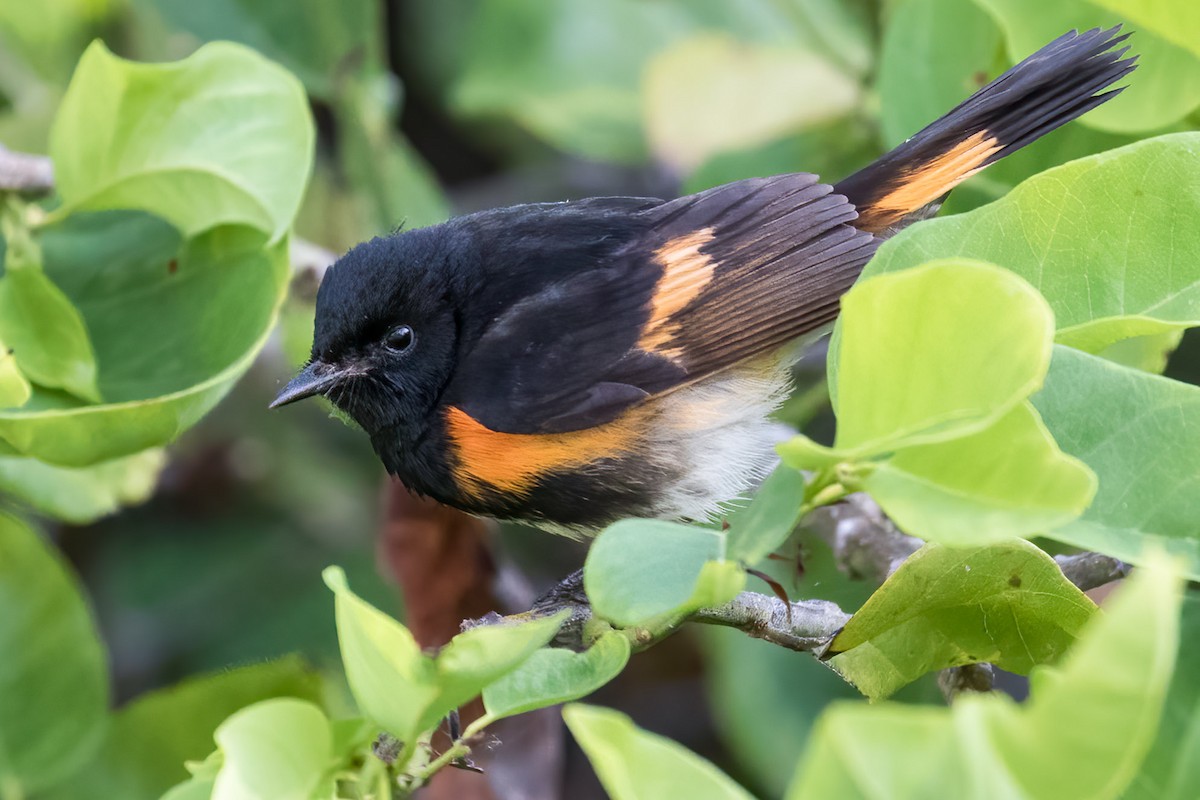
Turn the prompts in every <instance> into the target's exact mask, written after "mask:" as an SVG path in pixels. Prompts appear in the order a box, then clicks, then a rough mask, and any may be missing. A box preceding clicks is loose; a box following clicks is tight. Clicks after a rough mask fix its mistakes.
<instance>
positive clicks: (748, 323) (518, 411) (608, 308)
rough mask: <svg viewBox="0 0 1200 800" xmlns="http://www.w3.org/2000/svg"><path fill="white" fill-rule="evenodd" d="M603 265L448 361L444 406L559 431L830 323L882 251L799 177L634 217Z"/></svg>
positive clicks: (842, 205) (741, 186) (527, 306)
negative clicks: (450, 377)
mask: <svg viewBox="0 0 1200 800" xmlns="http://www.w3.org/2000/svg"><path fill="white" fill-rule="evenodd" d="M626 213H629V214H632V217H633V220H634V221H633V223H631V224H630V225H629V226H627V227H625V228H623V229H622V230H624V231H625V233H622V234H620V235H619V236H617V237H616V238H617V239H618V241H617V242H616V243H615V244H613V243H610V249H609V250H607V251H606V255H605V257H604V258H602V259H601V260H600V261H598V262H592V263H587V264H584V265H581V266H580V267H578V268H575V269H572V270H570V271H568V272H567V273H566V274H560V275H559V276H558V277H556V278H555V279H553V280H550V281H548V282H544V283H541V284H538V285H537V288H536V290H532V291H530V292H529V293H527V294H526V295H524V296H523V297H522V298H521V299H520V300H519V301H517V302H515V303H512V304H511V305H510V306H509V307H508V308H506V309H504V310H503V311H502V313H500V314H499V315H498V316H497V317H496V319H495V321H494V323H493V324H492V325H491V326H490V327H489V328H488V329H487V330H486V331H485V332H484V333H483V334H482V335H481V336H480V337H479V340H478V341H477V342H476V343H475V344H474V345H473V347H472V348H471V350H470V352H469V353H467V354H466V355H465V356H464V357H463V358H462V359H461V360H460V363H459V367H458V370H457V375H456V378H455V380H454V381H453V383H452V385H451V391H450V392H449V393H448V400H449V404H450V405H453V406H454V407H455V408H457V409H458V410H459V411H460V412H462V413H465V414H467V415H469V416H470V417H471V418H472V419H473V420H474V421H475V422H476V423H478V424H479V425H482V426H483V427H485V428H487V429H488V430H491V431H497V432H503V433H514V434H521V433H526V434H558V433H566V432H570V431H579V430H583V429H585V428H591V427H594V426H597V425H603V424H604V423H607V422H611V421H613V420H615V419H616V418H617V417H619V416H620V415H621V414H622V412H624V411H625V410H627V409H629V408H630V407H632V406H635V405H637V404H639V403H641V402H643V401H645V400H647V399H648V398H651V397H653V396H656V395H660V394H663V393H665V392H669V391H671V390H673V389H675V388H678V387H679V386H682V385H685V384H687V383H690V382H692V381H695V380H698V379H700V378H703V377H705V376H707V375H711V374H713V373H715V372H718V371H720V370H722V369H725V368H726V367H729V366H731V365H733V364H736V363H738V362H740V361H744V360H746V359H747V358H750V357H753V356H755V355H758V354H760V353H764V352H767V351H770V350H772V349H773V348H777V347H779V346H781V345H783V344H785V343H787V342H789V341H791V340H793V339H796V338H798V337H800V336H802V335H804V334H805V333H808V332H810V331H813V330H815V329H817V328H820V327H821V326H823V325H825V324H826V323H828V322H830V321H831V320H832V319H833V318H834V317H835V316H836V315H837V310H838V299H839V298H840V297H841V295H842V294H843V293H844V292H845V291H846V290H847V289H849V288H850V286H851V285H852V284H853V283H854V279H855V278H856V277H857V276H858V274H859V272H860V271H861V270H862V267H863V265H864V264H866V262H867V261H868V260H869V259H870V257H871V255H872V254H873V253H874V251H875V248H876V247H877V246H878V240H877V239H876V238H875V237H874V236H872V235H871V234H869V233H864V232H861V231H859V230H857V229H856V228H854V227H853V226H852V225H851V224H850V223H851V222H852V221H853V220H854V219H855V218H856V216H857V214H856V212H855V210H854V207H853V206H851V205H850V204H849V203H848V202H847V201H846V199H845V198H844V197H842V196H840V195H837V194H834V193H833V191H832V189H831V188H830V187H829V186H828V185H825V184H822V183H820V182H819V181H818V180H817V178H816V176H814V175H808V174H802V173H797V174H791V175H781V176H777V177H773V178H762V179H757V178H756V179H750V180H743V181H738V182H736V183H731V184H726V185H724V186H719V187H716V188H714V189H710V190H707V191H704V192H700V193H698V194H694V195H689V196H687V197H682V198H679V199H678V200H673V201H670V202H666V203H660V204H657V205H653V206H650V207H646V206H642V207H641V208H638V209H637V210H636V211H633V212H626Z"/></svg>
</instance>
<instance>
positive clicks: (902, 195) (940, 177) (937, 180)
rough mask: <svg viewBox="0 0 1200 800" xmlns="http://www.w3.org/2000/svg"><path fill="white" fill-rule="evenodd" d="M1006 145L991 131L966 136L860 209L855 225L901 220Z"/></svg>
mask: <svg viewBox="0 0 1200 800" xmlns="http://www.w3.org/2000/svg"><path fill="white" fill-rule="evenodd" d="M1002 146H1003V145H1001V144H1000V142H999V141H998V140H997V139H996V137H994V136H991V135H989V134H988V132H987V131H980V132H979V133H976V134H974V135H973V136H969V137H968V138H966V139H963V140H962V141H961V142H959V143H958V144H956V145H955V146H954V147H952V148H950V149H949V150H947V151H946V152H945V153H943V154H941V155H939V156H938V157H936V158H934V159H931V160H929V161H926V162H925V163H924V164H921V165H920V166H919V167H917V168H916V169H914V170H912V171H910V172H908V173H905V174H904V175H902V176H901V177H900V179H899V181H898V184H899V185H898V186H896V188H894V189H892V190H891V191H889V192H887V193H886V194H884V195H882V196H881V197H880V198H879V199H877V200H874V201H873V202H871V203H870V204H869V205H867V206H865V207H863V208H860V209H858V214H859V217H858V220H857V221H856V222H855V223H854V224H855V227H857V228H859V229H860V230H867V231H871V232H877V231H881V230H884V229H885V228H887V227H889V226H891V225H895V224H897V223H899V222H900V221H901V220H903V219H904V218H905V217H906V216H908V215H909V214H911V213H913V212H914V211H919V210H920V209H922V208H924V207H925V206H927V205H929V204H930V203H933V202H935V201H937V199H938V198H939V197H941V196H942V195H944V194H945V193H946V192H948V191H950V190H951V189H953V188H954V187H955V186H958V184H960V183H962V182H963V181H965V180H966V179H967V178H969V177H971V176H972V175H974V174H975V173H976V172H978V171H979V170H981V169H983V168H984V167H985V166H987V164H988V159H989V158H991V157H992V156H993V155H994V154H995V153H996V152H998V151H999V150H1000V149H1001V147H1002Z"/></svg>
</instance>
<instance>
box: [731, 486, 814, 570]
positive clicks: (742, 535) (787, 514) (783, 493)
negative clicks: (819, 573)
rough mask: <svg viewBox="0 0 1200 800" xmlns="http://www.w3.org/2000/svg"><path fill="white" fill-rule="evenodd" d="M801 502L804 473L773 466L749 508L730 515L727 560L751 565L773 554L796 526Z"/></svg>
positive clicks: (802, 498)
mask: <svg viewBox="0 0 1200 800" xmlns="http://www.w3.org/2000/svg"><path fill="white" fill-rule="evenodd" d="M803 500H804V473H802V472H800V471H799V470H795V469H792V468H791V467H788V466H785V465H780V466H779V467H776V468H775V471H774V472H772V473H771V474H770V475H768V476H767V479H766V480H765V481H763V483H762V486H760V487H759V488H758V491H757V492H755V494H754V499H753V500H751V501H750V505H749V506H747V507H746V508H744V509H740V510H738V511H735V512H733V513H732V514H730V515H729V519H728V522H729V530H728V533H727V536H728V545H727V548H726V549H727V557H728V558H730V559H732V560H737V561H742V562H744V563H746V564H750V565H753V564H757V563H758V562H759V561H761V560H762V559H764V558H766V557H767V556H769V555H770V554H771V553H773V552H775V550H776V549H777V548H778V547H779V546H780V545H781V544H783V543H784V542H785V541H787V538H788V537H789V536H791V534H792V531H793V530H795V528H796V525H797V524H799V522H800V506H801V504H802V501H803Z"/></svg>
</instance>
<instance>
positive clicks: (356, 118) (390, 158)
mask: <svg viewBox="0 0 1200 800" xmlns="http://www.w3.org/2000/svg"><path fill="white" fill-rule="evenodd" d="M389 91H390V92H392V93H393V94H394V87H392V86H391V85H390V84H389V83H388V82H387V80H386V79H384V78H382V77H379V78H376V79H374V80H371V81H368V80H366V79H362V80H360V81H357V82H355V83H353V84H351V85H349V86H346V87H344V88H343V89H342V90H341V91H340V93H339V95H338V102H337V103H336V104H335V105H334V110H335V112H336V114H337V119H338V126H339V137H338V144H339V155H340V157H341V160H342V163H343V164H344V165H345V167H344V168H345V170H346V173H347V176H348V178H349V180H350V183H351V184H352V186H353V187H354V188H355V189H356V190H357V191H358V193H359V194H360V195H361V199H362V201H363V202H364V204H365V205H367V206H368V213H367V215H366V219H365V220H364V221H365V222H367V226H366V227H367V231H366V232H378V231H380V230H392V229H394V228H396V226H398V225H401V224H403V225H405V226H406V227H409V228H420V227H422V226H425V225H433V224H434V223H437V222H442V221H443V220H445V219H446V218H447V217H448V216H449V215H450V205H449V201H448V200H447V199H446V196H445V195H444V194H443V193H442V190H441V188H440V187H439V186H438V183H437V178H436V176H435V175H434V174H433V170H432V169H431V168H430V167H429V165H428V164H426V163H425V162H424V161H423V160H422V159H421V156H420V155H419V154H418V153H417V152H416V150H415V149H414V148H413V147H412V145H410V144H409V143H408V141H407V140H406V139H404V138H403V137H402V136H400V135H399V134H398V133H397V132H396V124H395V119H394V116H395V115H394V107H395V101H394V99H391V101H390V102H389ZM364 235H365V233H364Z"/></svg>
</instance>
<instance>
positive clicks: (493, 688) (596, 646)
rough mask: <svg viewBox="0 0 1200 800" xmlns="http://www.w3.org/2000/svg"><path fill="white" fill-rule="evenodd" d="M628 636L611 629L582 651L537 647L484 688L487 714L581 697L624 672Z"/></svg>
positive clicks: (504, 714) (511, 712) (520, 710)
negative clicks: (505, 673)
mask: <svg viewBox="0 0 1200 800" xmlns="http://www.w3.org/2000/svg"><path fill="white" fill-rule="evenodd" d="M628 661H629V639H628V638H627V637H626V636H625V634H623V633H621V632H620V631H609V632H607V633H605V634H604V635H603V636H601V637H600V638H599V639H597V640H596V641H595V642H594V643H593V644H592V646H591V647H589V648H588V649H587V650H585V651H583V652H582V653H575V652H572V651H570V650H565V649H562V648H557V647H549V648H543V649H541V650H538V651H537V652H536V653H534V654H533V655H532V656H530V657H529V658H528V659H527V660H526V661H525V663H523V664H522V665H521V666H519V667H517V668H516V669H515V670H513V671H512V672H510V673H508V674H507V675H505V676H504V677H502V678H501V679H500V680H498V681H496V682H495V683H493V684H491V685H489V686H487V687H486V688H484V690H483V704H484V707H485V708H486V709H487V713H488V716H490V717H495V718H496V719H501V718H503V717H511V716H513V715H514V714H524V713H525V712H527V711H533V710H534V709H538V708H545V707H546V706H553V705H558V704H559V703H566V702H568V701H570V700H578V699H579V698H581V697H585V696H586V695H589V694H591V693H592V692H594V691H596V690H597V689H599V688H600V687H601V686H603V685H604V684H606V683H608V682H609V681H611V680H612V679H613V678H615V677H617V676H618V675H620V674H621V670H623V669H625V664H626V663H627V662H628Z"/></svg>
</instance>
